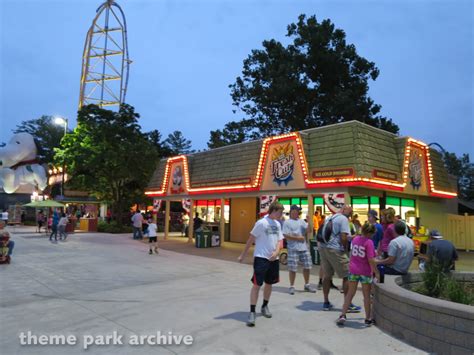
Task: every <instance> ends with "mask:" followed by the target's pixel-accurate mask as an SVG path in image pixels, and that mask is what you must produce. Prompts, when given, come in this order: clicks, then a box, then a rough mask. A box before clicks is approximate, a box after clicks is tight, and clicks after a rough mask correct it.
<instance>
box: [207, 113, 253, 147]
mask: <svg viewBox="0 0 474 355" xmlns="http://www.w3.org/2000/svg"><path fill="white" fill-rule="evenodd" d="M253 126H254V123H253V120H242V121H239V122H229V123H227V124H226V125H225V126H224V129H223V130H222V131H221V130H220V129H218V130H215V131H211V138H210V139H209V142H208V143H207V146H208V147H209V148H210V149H214V148H219V147H223V146H226V145H229V144H237V143H242V142H245V141H247V140H249V139H258V133H256V132H255V130H254V129H253V128H252V127H253Z"/></svg>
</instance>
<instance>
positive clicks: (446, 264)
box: [418, 229, 458, 272]
mask: <svg viewBox="0 0 474 355" xmlns="http://www.w3.org/2000/svg"><path fill="white" fill-rule="evenodd" d="M427 244H428V250H427V252H426V254H420V255H419V256H418V257H419V258H420V259H422V260H424V261H425V265H427V264H430V263H432V262H434V261H435V260H436V261H438V263H440V264H441V265H442V267H443V271H444V272H449V271H451V270H454V269H455V261H456V260H458V253H457V251H456V247H455V246H454V244H453V243H451V242H450V241H449V240H445V239H443V236H442V235H441V234H440V233H439V232H438V231H437V230H436V229H433V230H432V231H431V232H430V242H429V243H427Z"/></svg>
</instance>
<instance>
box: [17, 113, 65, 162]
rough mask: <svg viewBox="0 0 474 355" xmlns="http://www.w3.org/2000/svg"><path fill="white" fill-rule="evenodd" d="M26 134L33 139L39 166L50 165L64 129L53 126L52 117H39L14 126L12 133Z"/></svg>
mask: <svg viewBox="0 0 474 355" xmlns="http://www.w3.org/2000/svg"><path fill="white" fill-rule="evenodd" d="M21 132H26V133H29V134H31V135H32V136H33V138H34V139H35V143H36V147H37V148H38V160H39V161H40V163H41V164H48V163H52V162H53V159H54V148H58V147H59V145H60V142H61V139H62V138H63V136H64V127H62V126H58V125H56V124H54V122H53V117H51V116H41V117H40V118H37V119H33V120H28V121H23V122H21V123H20V124H19V125H17V126H16V129H14V130H13V133H21Z"/></svg>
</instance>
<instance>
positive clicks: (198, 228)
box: [193, 212, 204, 233]
mask: <svg viewBox="0 0 474 355" xmlns="http://www.w3.org/2000/svg"><path fill="white" fill-rule="evenodd" d="M203 223H204V221H203V220H202V219H201V218H199V213H197V212H196V215H195V217H194V219H193V227H194V231H195V232H197V233H199V232H202V224H203Z"/></svg>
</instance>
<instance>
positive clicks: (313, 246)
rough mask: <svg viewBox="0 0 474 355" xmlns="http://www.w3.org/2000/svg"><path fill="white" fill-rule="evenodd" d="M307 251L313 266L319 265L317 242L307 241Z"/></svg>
mask: <svg viewBox="0 0 474 355" xmlns="http://www.w3.org/2000/svg"><path fill="white" fill-rule="evenodd" d="M309 250H310V253H311V260H312V261H313V265H320V264H321V257H320V256H319V250H318V242H317V241H316V240H314V239H311V240H310V241H309Z"/></svg>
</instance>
